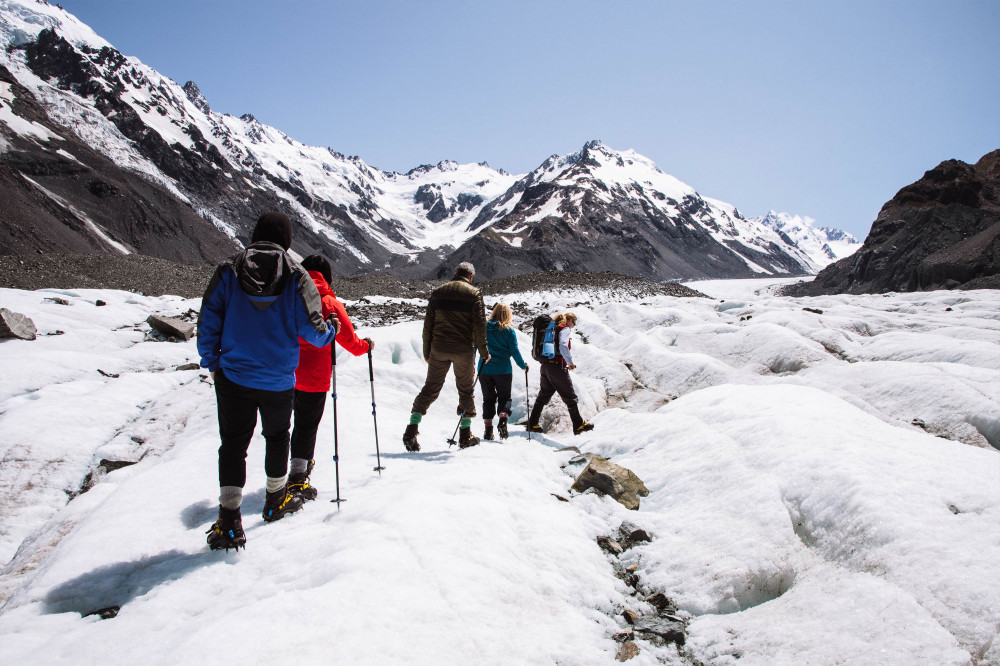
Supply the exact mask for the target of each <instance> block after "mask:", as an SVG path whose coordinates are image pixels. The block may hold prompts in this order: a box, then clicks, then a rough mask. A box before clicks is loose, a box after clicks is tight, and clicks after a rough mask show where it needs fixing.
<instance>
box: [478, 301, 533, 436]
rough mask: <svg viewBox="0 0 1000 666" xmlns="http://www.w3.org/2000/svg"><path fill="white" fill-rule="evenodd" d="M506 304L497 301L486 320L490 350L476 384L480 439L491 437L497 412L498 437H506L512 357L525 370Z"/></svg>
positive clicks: (487, 343)
mask: <svg viewBox="0 0 1000 666" xmlns="http://www.w3.org/2000/svg"><path fill="white" fill-rule="evenodd" d="M511 318H512V317H511V312H510V306H508V305H507V304H506V303H497V304H496V305H494V306H493V311H492V312H491V313H490V320H489V321H488V322H486V346H487V347H489V350H490V362H489V363H486V364H484V365H483V369H482V370H480V371H479V386H480V387H481V388H482V389H483V424H484V425H485V432H484V433H483V439H493V416H494V415H499V417H500V420H499V421H498V422H497V431H498V432H499V433H500V439H507V418H508V417H509V416H510V408H511V400H510V387H511V384H512V383H513V379H514V370H513V368H512V367H511V365H510V361H511V359H512V358H513V359H514V362H515V363H517V365H518V367H519V368H521V369H522V370H524V371H525V372H527V371H528V364H527V363H525V362H524V359H523V358H521V351H520V350H519V349H518V348H517V336H516V335H515V334H514V327H513V326H512V325H511Z"/></svg>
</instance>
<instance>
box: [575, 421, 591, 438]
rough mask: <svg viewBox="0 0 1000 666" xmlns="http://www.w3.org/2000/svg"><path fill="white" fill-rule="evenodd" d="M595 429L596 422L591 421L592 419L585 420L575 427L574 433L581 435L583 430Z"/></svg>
mask: <svg viewBox="0 0 1000 666" xmlns="http://www.w3.org/2000/svg"><path fill="white" fill-rule="evenodd" d="M593 429H594V424H593V423H591V422H590V421H584V422H583V423H581V424H580V425H578V426H577V427H575V428H573V434H574V435H579V434H580V433H582V432H589V431H591V430H593Z"/></svg>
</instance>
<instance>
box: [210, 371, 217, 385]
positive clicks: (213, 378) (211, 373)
mask: <svg viewBox="0 0 1000 666" xmlns="http://www.w3.org/2000/svg"><path fill="white" fill-rule="evenodd" d="M215 372H216V371H215V370H212V371H211V372H210V373H208V374H210V375H212V381H213V382H214V381H215Z"/></svg>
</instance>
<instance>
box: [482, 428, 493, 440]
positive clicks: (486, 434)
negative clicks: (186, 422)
mask: <svg viewBox="0 0 1000 666" xmlns="http://www.w3.org/2000/svg"><path fill="white" fill-rule="evenodd" d="M483 439H493V426H491V425H488V426H486V432H484V433H483Z"/></svg>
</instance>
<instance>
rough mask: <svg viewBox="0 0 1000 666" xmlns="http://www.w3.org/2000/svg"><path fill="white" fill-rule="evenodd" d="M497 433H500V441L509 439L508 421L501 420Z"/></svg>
mask: <svg viewBox="0 0 1000 666" xmlns="http://www.w3.org/2000/svg"><path fill="white" fill-rule="evenodd" d="M497 432H499V433H500V439H507V419H504V418H501V419H500V421H499V422H498V423H497ZM487 439H488V438H487Z"/></svg>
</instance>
